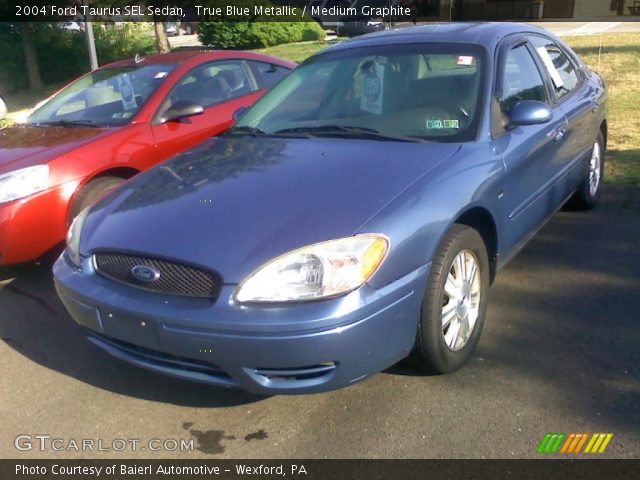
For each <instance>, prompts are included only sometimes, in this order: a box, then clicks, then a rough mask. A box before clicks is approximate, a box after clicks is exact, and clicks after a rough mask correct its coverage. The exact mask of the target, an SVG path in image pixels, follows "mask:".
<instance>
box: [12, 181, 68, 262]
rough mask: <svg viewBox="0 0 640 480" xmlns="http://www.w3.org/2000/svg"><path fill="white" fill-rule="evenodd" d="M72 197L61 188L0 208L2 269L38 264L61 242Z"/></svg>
mask: <svg viewBox="0 0 640 480" xmlns="http://www.w3.org/2000/svg"><path fill="white" fill-rule="evenodd" d="M69 196H70V193H69V192H68V189H66V188H65V187H64V186H60V187H55V188H52V189H50V190H46V191H43V192H40V193H36V194H34V195H31V196H29V197H26V198H23V199H20V200H14V201H13V202H7V203H2V204H0V265H11V264H15V263H21V262H28V261H31V260H36V259H38V258H39V257H41V256H42V255H43V254H45V253H46V252H47V251H49V250H50V249H51V248H53V247H54V246H56V245H57V244H58V243H60V242H62V241H63V240H64V237H65V235H66V227H67V221H66V216H67V204H68V201H69Z"/></svg>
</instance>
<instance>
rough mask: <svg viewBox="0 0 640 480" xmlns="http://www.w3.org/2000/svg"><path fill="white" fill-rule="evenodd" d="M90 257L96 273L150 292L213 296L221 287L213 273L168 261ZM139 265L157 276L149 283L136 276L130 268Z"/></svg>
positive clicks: (124, 256) (120, 255)
mask: <svg viewBox="0 0 640 480" xmlns="http://www.w3.org/2000/svg"><path fill="white" fill-rule="evenodd" d="M93 258H94V265H95V268H96V272H98V273H99V274H100V275H103V276H105V277H107V278H109V279H111V280H115V281H117V282H121V283H125V284H127V285H130V286H132V287H135V288H140V289H143V290H147V291H150V292H157V293H164V294H167V295H179V296H183V297H199V298H216V297H217V296H218V293H219V292H220V287H221V286H222V281H221V279H220V278H219V276H218V275H217V274H216V273H215V272H212V271H209V270H206V269H204V268H199V267H194V266H191V265H184V264H182V263H176V262H172V261H170V260H161V259H158V258H149V257H143V256H139V255H132V254H128V253H112V252H108V253H107V252H100V253H96V254H94V256H93ZM139 265H144V266H146V267H151V268H153V269H155V270H157V271H158V272H159V273H160V276H159V277H158V278H157V280H154V281H151V282H142V281H140V280H138V279H136V278H135V277H134V276H133V274H132V269H133V268H134V267H136V266H139Z"/></svg>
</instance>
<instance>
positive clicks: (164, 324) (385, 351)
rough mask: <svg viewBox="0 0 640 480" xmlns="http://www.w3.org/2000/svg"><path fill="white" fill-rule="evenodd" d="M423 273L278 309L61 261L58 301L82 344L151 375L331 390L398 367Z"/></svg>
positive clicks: (227, 291)
mask: <svg viewBox="0 0 640 480" xmlns="http://www.w3.org/2000/svg"><path fill="white" fill-rule="evenodd" d="M427 269H428V265H425V266H423V267H421V268H420V269H418V270H415V271H414V272H411V273H410V274H409V275H406V276H404V277H402V278H400V279H398V280H396V281H395V282H393V283H392V284H390V285H387V286H385V287H383V288H381V289H379V290H374V289H372V288H370V287H369V286H367V285H365V286H363V287H361V288H360V289H358V290H356V291H354V292H352V293H350V294H349V295H346V296H344V297H341V298H337V299H331V300H325V301H317V302H308V303H298V304H291V305H285V306H270V307H265V306H261V307H258V306H251V307H249V306H243V305H238V304H235V303H234V301H233V292H234V290H235V288H236V286H235V285H225V286H224V287H223V288H222V291H221V293H220V296H219V297H218V299H217V301H216V302H215V303H214V302H211V301H210V300H205V299H193V298H182V297H171V296H166V295H161V294H156V293H150V292H145V291H142V290H138V289H135V288H132V287H128V286H126V285H121V284H118V283H115V282H112V281H110V280H108V279H106V278H103V277H101V276H100V275H98V274H96V273H95V272H94V270H93V267H92V265H91V261H90V259H84V260H83V268H82V270H77V269H76V268H74V267H72V266H71V265H70V264H69V263H68V262H67V261H66V259H65V258H64V255H63V257H61V258H60V259H59V260H58V261H57V262H56V264H55V266H54V276H55V285H56V290H57V292H58V295H59V296H60V298H61V300H62V302H63V303H64V305H65V306H66V307H67V309H68V311H69V312H70V314H71V316H72V317H73V318H74V319H75V321H76V322H77V323H78V324H79V325H81V326H82V327H84V328H85V329H86V330H87V332H88V335H89V338H90V340H91V341H92V342H93V343H94V344H96V345H97V346H99V347H100V348H102V349H104V350H106V351H107V352H109V353H111V354H112V355H114V356H116V357H118V358H120V359H122V360H125V361H128V362H130V363H133V364H136V365H138V366H141V367H145V368H148V369H151V370H154V371H156V372H160V373H164V374H168V375H172V376H175V377H180V378H183V379H188V380H194V381H198V382H203V383H207V384H212V385H218V386H224V387H237V388H242V389H244V390H247V391H251V392H254V393H261V394H296V393H313V392H320V391H326V390H333V389H336V388H341V387H344V386H347V385H350V384H352V383H354V382H357V381H360V380H363V379H365V378H367V377H368V376H370V375H372V374H375V373H377V372H380V371H382V370H384V369H385V368H386V367H388V366H389V365H392V364H393V363H395V362H397V361H398V360H400V359H402V358H404V357H405V356H406V355H407V354H408V353H409V351H410V350H411V348H412V346H413V343H414V341H415V334H416V327H417V321H418V318H419V313H420V304H421V300H422V292H423V289H424V282H425V278H426V272H427Z"/></svg>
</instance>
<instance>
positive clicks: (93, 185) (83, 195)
mask: <svg viewBox="0 0 640 480" xmlns="http://www.w3.org/2000/svg"><path fill="white" fill-rule="evenodd" d="M125 181H126V179H124V178H122V177H111V176H109V177H98V178H94V179H93V180H91V181H90V182H89V183H87V184H86V185H85V186H84V187H83V188H82V190H80V192H79V193H78V195H77V196H76V199H75V200H74V202H73V205H72V206H71V213H70V215H69V224H71V222H72V221H73V219H74V218H76V217H77V216H78V214H79V213H80V212H81V211H82V210H84V209H85V208H87V207H90V206H91V205H93V204H94V203H96V202H97V201H98V200H100V199H101V198H102V197H104V196H105V195H107V194H108V193H109V192H111V191H112V190H114V189H115V188H117V187H118V186H119V185H121V184H122V183H124V182H125Z"/></svg>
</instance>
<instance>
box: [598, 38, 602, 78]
mask: <svg viewBox="0 0 640 480" xmlns="http://www.w3.org/2000/svg"><path fill="white" fill-rule="evenodd" d="M601 57H602V32H601V33H600V46H599V47H598V73H600V58H601Z"/></svg>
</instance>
